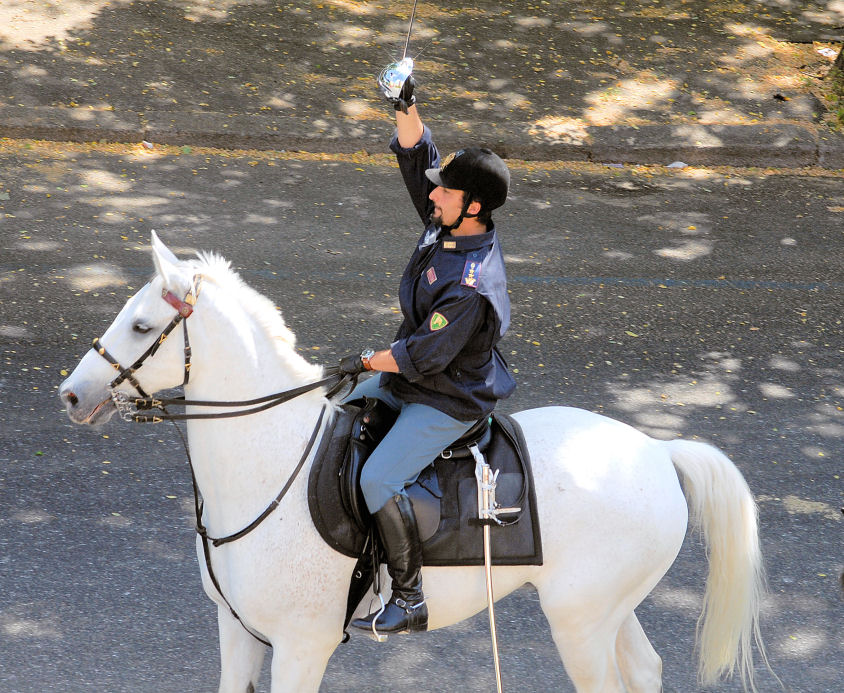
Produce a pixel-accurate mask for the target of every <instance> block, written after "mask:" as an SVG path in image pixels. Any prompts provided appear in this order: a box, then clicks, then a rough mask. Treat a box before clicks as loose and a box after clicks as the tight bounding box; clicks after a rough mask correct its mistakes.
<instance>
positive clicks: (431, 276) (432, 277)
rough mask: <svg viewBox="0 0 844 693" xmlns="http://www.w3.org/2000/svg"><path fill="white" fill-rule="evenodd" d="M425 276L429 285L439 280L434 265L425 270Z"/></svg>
mask: <svg viewBox="0 0 844 693" xmlns="http://www.w3.org/2000/svg"><path fill="white" fill-rule="evenodd" d="M425 278H426V279H427V280H428V285H429V286H430V285H431V284H433V283H434V282H435V281H437V273H436V271H435V270H434V268H433V267H429V268H428V271H427V272H425Z"/></svg>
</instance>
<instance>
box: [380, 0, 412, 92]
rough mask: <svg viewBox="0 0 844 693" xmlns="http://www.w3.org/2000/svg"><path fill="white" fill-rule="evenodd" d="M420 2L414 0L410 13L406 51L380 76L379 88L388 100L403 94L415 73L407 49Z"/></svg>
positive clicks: (405, 42)
mask: <svg viewBox="0 0 844 693" xmlns="http://www.w3.org/2000/svg"><path fill="white" fill-rule="evenodd" d="M418 3H419V0H413V10H412V11H411V13H410V24H409V25H408V27H407V38H406V39H405V41H404V51H403V52H402V56H401V60H399V61H398V62H395V63H390V64H389V65H387V67H385V68H384V69H383V70H382V71H381V74H380V75H379V76H378V86H380V87H381V91H383V92H384V96H386V97H387V98H388V99H397V98H399V94H401V88H402V87H403V86H404V83H405V80H406V79H407V78H408V77H409V76H410V74H411V73H412V72H413V58H408V57H407V48H408V46H410V34H411V32H412V31H413V20H414V19H415V18H416V5H417V4H418Z"/></svg>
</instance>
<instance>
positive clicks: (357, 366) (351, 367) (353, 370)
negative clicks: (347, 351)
mask: <svg viewBox="0 0 844 693" xmlns="http://www.w3.org/2000/svg"><path fill="white" fill-rule="evenodd" d="M337 368H338V370H339V371H340V373H342V374H343V375H360V374H361V373H364V372H365V371H366V366H364V365H363V361H362V360H361V358H360V354H352V355H351V356H344V357H343V358H341V359H340V364H339V365H338V366H337Z"/></svg>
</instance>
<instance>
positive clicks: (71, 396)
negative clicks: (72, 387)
mask: <svg viewBox="0 0 844 693" xmlns="http://www.w3.org/2000/svg"><path fill="white" fill-rule="evenodd" d="M65 397H66V398H67V401H68V402H70V406H71V407H75V406H76V405H77V404H79V398H78V397H77V396H76V395H75V394H73V393H72V392H68V393H66V394H65Z"/></svg>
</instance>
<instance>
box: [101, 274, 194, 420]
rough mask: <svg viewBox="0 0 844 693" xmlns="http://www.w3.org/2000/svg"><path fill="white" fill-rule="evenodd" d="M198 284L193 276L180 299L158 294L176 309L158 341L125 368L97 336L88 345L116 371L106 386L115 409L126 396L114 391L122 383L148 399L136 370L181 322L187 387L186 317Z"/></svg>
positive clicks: (166, 294) (168, 294)
mask: <svg viewBox="0 0 844 693" xmlns="http://www.w3.org/2000/svg"><path fill="white" fill-rule="evenodd" d="M201 283H202V275H201V274H197V275H195V276H194V278H193V281H192V282H191V288H190V289H189V290H188V293H187V295H186V296H185V297H184V299H181V298H179V297H178V296H176V295H175V294H174V293H173V292H172V291H168V290H167V289H166V288H165V289H163V290H162V292H161V298H163V299H164V300H165V301H167V303H169V304H170V305H171V306H173V308H175V309H176V311H177V312H176V315H175V317H174V318H173V319H172V320H171V321H170V323H169V324H168V325H167V327H165V328H164V329H163V330H162V332H161V334H159V335H158V338H157V339H156V340H155V341H154V342H153V343H152V344H151V345H150V346H149V348H148V349H147V350H146V351H145V352H144V353H143V354H141V355H140V356H139V357H138V358H137V359H136V361H135V362H134V363H133V364H132V365H131V366H128V367H126V368H124V367H123V366H122V365H120V361H118V360H117V359H116V358H114V356H112V355H111V354H110V353H109V351H108V349H106V348H105V346H104V345H103V343H102V340H101V339H100V338H99V337H96V338H95V339H94V341H93V343H92V347H93V349H94V351H96V352H97V353H98V354H99V355H100V356H102V357H103V358H104V359H105V360H106V361H108V362H109V364H111V366H112V367H113V368H114V369H115V370H116V371H117V377H116V378H115V379H114V380H112V381H111V382H110V383H109V385H108V389H109V390H110V391H111V393H112V399H113V400H114V402H115V404H117V407H118V409H119V410H121V413H123V412H122V409H121V404H122V403H125V401H126V397H125V395H123V394H122V393H118V392H116V391H115V388H116V387H117V386H118V385H120V383H122V382H123V381H124V380H126V381H128V382H129V383H130V384H131V385H132V387H134V388H135V390H137V392H138V394H139V395H140V396H141V397H143V398H145V399H149V395H148V394H147V393H146V392H145V391H144V389H143V388H142V387H141V384H140V383H139V382H138V379H137V378H136V377H135V371H137V370H138V369H139V368H140V367H141V366H142V365H143V364H144V361H146V360H147V359H148V358H149V357H150V356H153V355H154V354H155V352H157V351H158V349H159V348H160V347H161V345H162V344H164V340H166V339H167V337H169V336H170V333H171V332H172V331H173V330H175V329H176V327H178V326H179V323H182V327H183V331H184V335H185V377H184V380H183V381H182V385H183V386H184V385H187V384H188V381H189V380H190V361H191V348H190V337H189V336H188V323H187V318H189V317H190V316H191V314H192V313H193V307H194V305H196V299H197V298H198V297H199V289H200V286H201Z"/></svg>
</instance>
